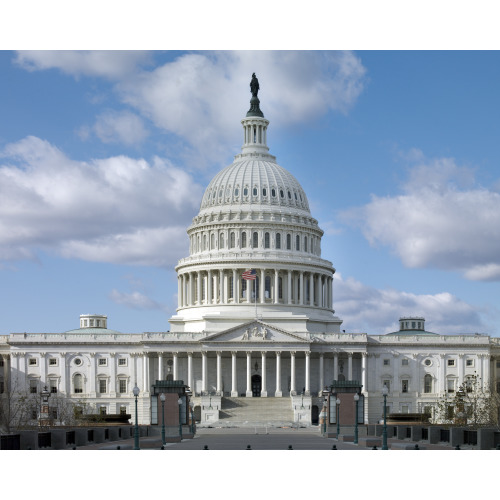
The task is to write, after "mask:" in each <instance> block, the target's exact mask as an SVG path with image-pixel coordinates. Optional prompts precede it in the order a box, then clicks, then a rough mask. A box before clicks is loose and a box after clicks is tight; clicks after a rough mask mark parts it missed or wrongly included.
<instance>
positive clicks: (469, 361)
mask: <svg viewBox="0 0 500 500" xmlns="http://www.w3.org/2000/svg"><path fill="white" fill-rule="evenodd" d="M383 363H384V366H390V364H391V360H390V359H384V361H383ZM408 363H409V360H408V359H407V358H403V359H402V360H401V365H402V366H408ZM424 364H425V366H431V365H432V361H431V360H430V359H426V360H425V361H424ZM447 365H448V366H456V360H455V359H448V360H447ZM465 366H468V367H471V366H474V360H473V359H466V360H465Z"/></svg>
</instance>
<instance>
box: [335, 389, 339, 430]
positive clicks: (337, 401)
mask: <svg viewBox="0 0 500 500" xmlns="http://www.w3.org/2000/svg"><path fill="white" fill-rule="evenodd" d="M335 402H336V403H337V408H336V410H337V439H338V438H339V434H340V399H339V398H338V397H337V400H336V401H335Z"/></svg>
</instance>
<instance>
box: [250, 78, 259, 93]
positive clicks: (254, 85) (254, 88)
mask: <svg viewBox="0 0 500 500" xmlns="http://www.w3.org/2000/svg"><path fill="white" fill-rule="evenodd" d="M259 88H260V86H259V80H257V77H256V76H255V73H252V81H251V82H250V92H252V97H257V94H258V93H259Z"/></svg>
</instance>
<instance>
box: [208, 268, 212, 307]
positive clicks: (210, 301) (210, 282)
mask: <svg viewBox="0 0 500 500" xmlns="http://www.w3.org/2000/svg"><path fill="white" fill-rule="evenodd" d="M212 282H213V280H212V271H210V270H209V271H208V273H207V304H211V303H212Z"/></svg>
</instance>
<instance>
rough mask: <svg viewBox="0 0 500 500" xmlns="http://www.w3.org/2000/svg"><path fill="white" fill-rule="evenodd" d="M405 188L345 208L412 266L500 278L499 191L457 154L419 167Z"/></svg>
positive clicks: (373, 238)
mask: <svg viewBox="0 0 500 500" xmlns="http://www.w3.org/2000/svg"><path fill="white" fill-rule="evenodd" d="M402 191H403V192H402V193H401V194H399V195H397V196H386V197H379V196H376V195H373V196H372V199H371V201H370V203H368V204H367V205H365V206H363V207H357V208H354V209H350V210H347V211H344V212H343V213H341V219H342V220H343V221H344V222H347V223H350V224H353V225H357V226H359V227H360V228H361V230H362V232H363V234H364V236H365V237H366V238H367V239H368V241H369V242H370V244H372V245H377V244H378V245H386V246H389V247H390V248H391V249H392V251H393V252H394V253H395V254H396V255H397V256H398V257H399V258H400V259H401V261H402V262H403V264H404V265H405V266H407V267H414V268H424V267H433V268H439V269H447V270H458V271H460V272H462V273H463V274H464V276H465V277H466V278H467V279H471V280H485V281H488V280H490V281H493V280H499V279H500V193H498V192H496V191H494V190H492V189H488V188H485V187H481V186H478V185H477V184H476V182H475V179H474V171H473V170H472V169H469V168H465V167H459V166H457V165H456V163H455V161H454V160H453V159H449V158H444V159H436V160H429V161H427V162H425V163H419V164H417V165H416V166H414V167H413V168H412V169H411V171H410V175H409V180H408V182H406V183H405V185H404V186H403V190H402Z"/></svg>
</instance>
